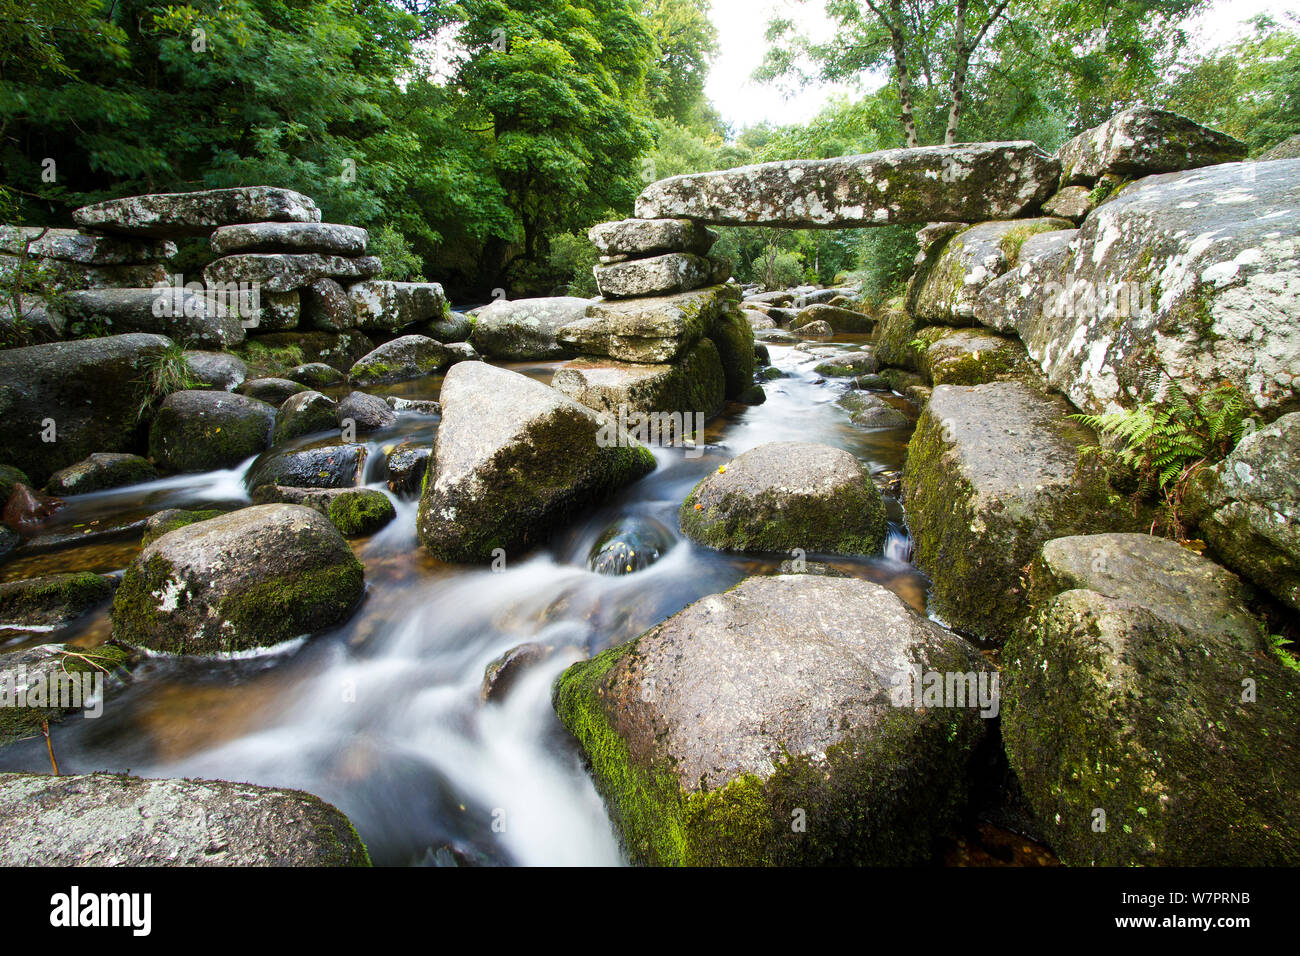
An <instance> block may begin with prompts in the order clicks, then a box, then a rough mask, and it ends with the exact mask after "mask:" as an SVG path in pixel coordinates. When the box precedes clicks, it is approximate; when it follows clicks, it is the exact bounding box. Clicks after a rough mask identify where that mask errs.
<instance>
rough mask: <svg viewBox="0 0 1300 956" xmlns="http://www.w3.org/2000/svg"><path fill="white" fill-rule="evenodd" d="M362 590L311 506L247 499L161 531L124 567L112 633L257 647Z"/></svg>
mask: <svg viewBox="0 0 1300 956" xmlns="http://www.w3.org/2000/svg"><path fill="white" fill-rule="evenodd" d="M364 589H365V572H364V570H363V569H362V567H361V562H360V561H358V560H357V559H356V557H355V556H354V555H353V553H352V549H351V548H349V547H348V544H347V542H346V541H344V540H343V538H342V537H341V536H340V535H339V532H338V531H337V530H335V528H334V526H333V525H332V524H331V523H330V522H329V521H328V520H327V519H326V518H325V517H324V516H322V515H321V514H320V513H319V512H316V511H314V510H312V509H311V508H305V507H302V506H299V505H286V504H270V505H254V506H253V507H250V508H243V509H241V510H239V511H234V512H231V513H229V514H225V515H222V516H221V517H218V518H209V519H208V520H207V521H200V522H198V523H196V524H191V525H187V526H186V527H183V528H179V529H177V530H175V531H172V532H170V533H168V534H165V535H163V536H162V537H161V538H159V539H157V540H156V541H154V542H153V543H151V544H150V545H148V546H147V547H146V548H145V549H144V550H143V551H141V552H140V555H139V557H137V558H136V559H135V561H133V562H132V563H131V566H130V567H128V568H127V570H126V574H125V575H124V576H123V578H122V583H121V585H120V586H119V587H118V589H117V594H116V595H115V596H114V599H113V638H114V640H117V641H121V642H123V643H126V644H129V645H133V646H138V647H145V648H149V649H152V650H156V651H167V652H169V653H175V654H213V653H218V652H230V651H241V650H246V649H249V648H256V647H267V646H270V645H273V644H277V643H280V642H281V641H285V640H288V639H290V638H293V637H297V636H299V635H303V634H310V633H313V632H316V631H321V630H325V629H326V628H329V627H333V626H334V625H337V624H340V623H342V622H343V621H344V620H346V619H347V618H348V616H349V615H350V614H351V613H352V610H353V608H354V607H355V606H356V604H357V602H358V601H359V600H360V599H361V594H362V591H363V590H364Z"/></svg>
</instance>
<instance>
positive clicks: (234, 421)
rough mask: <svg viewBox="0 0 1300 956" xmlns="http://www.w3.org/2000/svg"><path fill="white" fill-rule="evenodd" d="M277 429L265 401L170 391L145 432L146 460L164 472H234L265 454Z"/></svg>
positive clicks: (216, 394)
mask: <svg viewBox="0 0 1300 956" xmlns="http://www.w3.org/2000/svg"><path fill="white" fill-rule="evenodd" d="M274 426H275V409H274V408H272V407H271V406H270V405H268V404H267V403H266V402H262V401H258V400H257V399H255V398H249V397H248V396H246V395H236V394H232V393H229V392H200V391H185V392H173V393H172V394H171V395H168V396H167V398H166V399H165V400H164V401H163V403H162V405H161V407H159V409H158V414H157V415H156V416H155V417H154V420H153V424H152V425H151V426H150V428H149V457H150V458H152V459H153V460H154V461H155V462H156V463H157V464H158V466H159V467H160V468H163V469H165V470H167V471H213V470H216V469H218V468H233V467H234V466H235V465H237V464H239V463H240V462H241V461H244V460H246V459H248V458H251V457H253V456H254V455H256V454H258V453H260V452H261V451H263V450H264V449H265V448H266V446H267V445H268V444H269V443H270V439H271V431H272V429H273V428H274Z"/></svg>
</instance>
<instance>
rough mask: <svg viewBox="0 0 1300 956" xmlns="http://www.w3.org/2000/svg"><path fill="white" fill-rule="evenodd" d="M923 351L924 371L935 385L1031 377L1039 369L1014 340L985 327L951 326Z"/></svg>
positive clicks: (1021, 346) (971, 383) (922, 336)
mask: <svg viewBox="0 0 1300 956" xmlns="http://www.w3.org/2000/svg"><path fill="white" fill-rule="evenodd" d="M928 331H930V330H928V329H927V330H924V331H923V333H922V335H921V338H922V340H923V341H929V343H930V344H929V345H928V346H926V348H925V351H923V352H921V359H920V364H921V371H922V372H923V373H924V374H925V375H926V377H927V378H929V380H930V382H931V384H933V385H984V384H987V383H988V382H1000V381H1005V380H1007V379H1011V378H1021V379H1025V380H1032V379H1033V377H1034V374H1035V373H1036V372H1037V368H1036V367H1035V366H1033V364H1032V363H1031V362H1030V361H1029V356H1028V354H1027V353H1026V352H1025V348H1024V346H1023V345H1021V344H1020V343H1019V342H1017V341H1016V340H1015V339H1009V338H1004V337H1003V336H1001V335H995V334H993V333H992V332H989V331H986V330H985V329H950V330H947V331H945V332H943V333H942V334H940V335H939V336H938V337H927V336H925V335H924V332H928ZM931 338H932V340H930V339H931Z"/></svg>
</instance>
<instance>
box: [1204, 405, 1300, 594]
mask: <svg viewBox="0 0 1300 956" xmlns="http://www.w3.org/2000/svg"><path fill="white" fill-rule="evenodd" d="M1187 503H1188V512H1189V513H1190V514H1192V515H1194V516H1195V517H1196V519H1197V522H1198V525H1197V526H1198V529H1199V531H1200V533H1201V535H1202V536H1203V537H1204V538H1205V540H1206V541H1207V542H1209V544H1210V546H1211V547H1212V548H1213V549H1214V553H1215V555H1216V556H1218V557H1219V559H1220V560H1222V561H1223V563H1224V564H1226V565H1228V567H1230V568H1233V569H1234V570H1236V571H1237V572H1238V573H1240V574H1242V575H1244V576H1245V577H1247V578H1249V579H1250V580H1251V581H1253V582H1254V583H1255V584H1257V585H1259V587H1261V588H1263V589H1264V590H1266V591H1268V592H1269V593H1270V594H1272V595H1273V596H1274V597H1276V598H1278V599H1279V600H1281V601H1284V602H1285V603H1287V604H1289V605H1290V606H1291V607H1293V608H1300V413H1297V412H1293V413H1291V414H1289V415H1283V416H1282V417H1281V418H1279V419H1278V420H1277V421H1275V422H1273V424H1271V425H1268V426H1266V427H1264V428H1261V429H1258V430H1257V431H1255V432H1253V433H1251V434H1249V435H1247V436H1246V437H1245V438H1243V439H1242V440H1241V441H1240V442H1239V443H1238V444H1237V447H1236V448H1235V449H1234V450H1233V451H1232V453H1231V454H1230V455H1228V457H1227V460H1226V461H1224V462H1223V463H1222V464H1220V465H1218V466H1216V467H1214V468H1205V469H1202V470H1200V471H1199V472H1197V473H1196V474H1195V475H1194V476H1193V478H1192V481H1191V483H1190V486H1189V490H1188V493H1187Z"/></svg>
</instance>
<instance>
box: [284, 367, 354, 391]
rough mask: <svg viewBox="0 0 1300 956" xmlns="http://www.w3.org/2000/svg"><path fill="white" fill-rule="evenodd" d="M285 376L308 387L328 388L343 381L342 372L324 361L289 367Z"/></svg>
mask: <svg viewBox="0 0 1300 956" xmlns="http://www.w3.org/2000/svg"><path fill="white" fill-rule="evenodd" d="M285 378H287V379H289V380H290V381H294V382H297V383H298V384H299V385H305V386H307V387H308V388H328V387H329V386H331V385H337V384H338V383H339V382H341V381H343V373H342V372H340V371H339V370H338V369H336V368H335V367H334V366H332V365H327V364H325V363H324V362H307V363H306V364H304V365H298V366H295V367H294V368H291V369H289V371H288V372H286V373H285Z"/></svg>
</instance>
